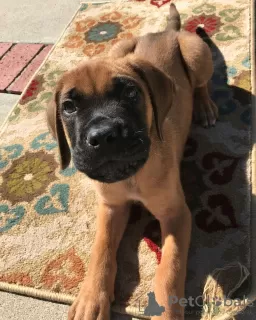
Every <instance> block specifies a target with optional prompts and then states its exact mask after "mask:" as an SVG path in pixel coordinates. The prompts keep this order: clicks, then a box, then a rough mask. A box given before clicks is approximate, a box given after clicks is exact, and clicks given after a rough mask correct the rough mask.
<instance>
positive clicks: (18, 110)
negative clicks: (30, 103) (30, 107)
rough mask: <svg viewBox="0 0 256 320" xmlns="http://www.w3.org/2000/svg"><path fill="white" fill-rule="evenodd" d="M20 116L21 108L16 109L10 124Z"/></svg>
mask: <svg viewBox="0 0 256 320" xmlns="http://www.w3.org/2000/svg"><path fill="white" fill-rule="evenodd" d="M19 115H20V107H15V108H14V110H13V112H12V113H11V115H10V118H9V119H8V121H9V122H12V121H14V120H16V119H17V118H18V116H19Z"/></svg>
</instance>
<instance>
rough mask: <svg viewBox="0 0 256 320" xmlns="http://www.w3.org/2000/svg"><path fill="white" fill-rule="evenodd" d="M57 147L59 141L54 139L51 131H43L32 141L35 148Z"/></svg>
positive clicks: (49, 148)
mask: <svg viewBox="0 0 256 320" xmlns="http://www.w3.org/2000/svg"><path fill="white" fill-rule="evenodd" d="M56 147H57V142H56V141H54V139H53V138H52V136H51V135H50V133H49V132H44V133H41V134H40V135H39V136H37V137H36V138H35V139H34V140H33V141H32V142H31V148H32V149H34V150H38V149H41V148H42V149H45V150H48V151H50V150H52V149H54V148H56Z"/></svg>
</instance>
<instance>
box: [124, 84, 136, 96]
mask: <svg viewBox="0 0 256 320" xmlns="http://www.w3.org/2000/svg"><path fill="white" fill-rule="evenodd" d="M138 94H139V92H138V89H137V88H136V87H135V86H126V87H125V88H124V91H123V96H124V97H126V98H129V99H136V98H137V97H138Z"/></svg>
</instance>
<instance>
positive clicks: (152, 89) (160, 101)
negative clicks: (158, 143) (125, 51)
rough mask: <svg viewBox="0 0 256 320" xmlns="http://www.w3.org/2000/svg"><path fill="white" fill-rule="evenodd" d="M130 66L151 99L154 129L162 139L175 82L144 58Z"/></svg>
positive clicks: (172, 99)
mask: <svg viewBox="0 0 256 320" xmlns="http://www.w3.org/2000/svg"><path fill="white" fill-rule="evenodd" d="M130 66H131V67H132V69H133V70H134V71H135V72H136V73H137V75H138V76H139V77H140V78H141V80H142V81H143V82H144V83H145V85H146V88H147V90H148V93H149V97H150V100H151V104H152V108H153V115H154V121H155V126H156V131H157V134H158V137H159V139H160V140H163V134H162V126H163V122H164V120H165V118H166V116H167V114H168V111H169V110H170V108H171V106H172V104H173V101H174V96H175V92H176V90H175V84H174V82H173V80H172V79H171V78H170V77H169V76H168V75H167V74H166V73H164V72H163V71H161V70H160V69H158V68H156V67H155V66H153V65H152V64H151V63H150V62H148V61H144V60H139V59H136V60H133V61H132V62H130Z"/></svg>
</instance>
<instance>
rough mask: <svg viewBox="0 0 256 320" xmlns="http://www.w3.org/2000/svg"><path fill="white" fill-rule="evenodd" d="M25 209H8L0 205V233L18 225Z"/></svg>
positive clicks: (6, 206)
mask: <svg viewBox="0 0 256 320" xmlns="http://www.w3.org/2000/svg"><path fill="white" fill-rule="evenodd" d="M24 214H25V209H24V208H23V207H22V206H17V207H15V208H12V209H11V208H9V206H8V205H6V204H3V205H0V232H5V231H8V230H10V229H11V228H12V227H14V226H16V225H17V224H19V223H20V221H21V220H22V218H23V217H24Z"/></svg>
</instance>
